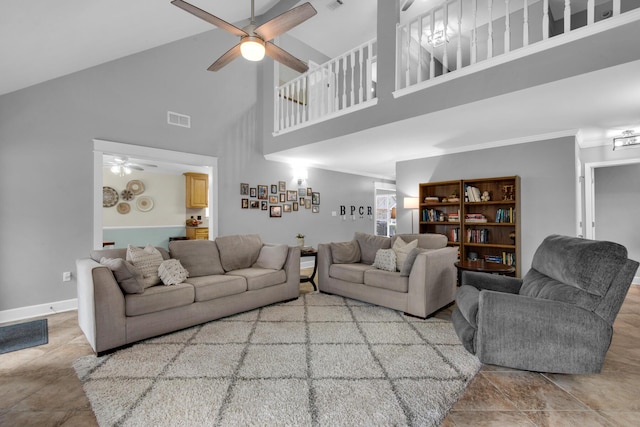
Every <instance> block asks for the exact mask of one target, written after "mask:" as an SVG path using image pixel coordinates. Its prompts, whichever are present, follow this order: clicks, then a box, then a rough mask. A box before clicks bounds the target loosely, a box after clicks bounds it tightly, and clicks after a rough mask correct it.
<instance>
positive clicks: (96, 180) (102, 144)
mask: <svg viewBox="0 0 640 427" xmlns="http://www.w3.org/2000/svg"><path fill="white" fill-rule="evenodd" d="M105 153H107V154H113V155H122V156H131V157H136V158H141V159H144V160H150V161H159V162H166V163H177V164H184V165H191V166H197V167H199V168H204V169H205V170H207V172H208V175H209V239H210V240H213V239H215V237H216V236H217V235H218V230H219V228H218V227H219V224H218V158H217V157H212V156H204V155H201V154H192V153H184V152H180V151H172V150H164V149H160V148H151V147H143V146H141V145H132V144H123V143H119V142H114V141H105V140H102V139H94V140H93V186H94V191H93V249H102V168H103V155H104V154H105Z"/></svg>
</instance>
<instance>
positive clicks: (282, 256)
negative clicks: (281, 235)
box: [254, 245, 289, 270]
mask: <svg viewBox="0 0 640 427" xmlns="http://www.w3.org/2000/svg"><path fill="white" fill-rule="evenodd" d="M288 254H289V247H288V246H287V245H264V246H263V247H262V249H260V255H259V256H258V260H257V261H256V263H255V264H254V267H260V268H269V269H271V270H281V269H282V266H283V265H284V262H285V261H286V260H287V255H288Z"/></svg>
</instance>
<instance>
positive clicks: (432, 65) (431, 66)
mask: <svg viewBox="0 0 640 427" xmlns="http://www.w3.org/2000/svg"><path fill="white" fill-rule="evenodd" d="M435 14H436V12H435V10H432V11H431V40H433V37H434V33H435V30H436V19H435V18H436V15H435ZM433 50H434V49H433V45H429V53H430V54H431V60H430V61H429V78H430V79H432V78H434V77H435V76H436V61H435V58H434V56H433Z"/></svg>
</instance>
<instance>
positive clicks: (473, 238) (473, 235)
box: [467, 228, 489, 243]
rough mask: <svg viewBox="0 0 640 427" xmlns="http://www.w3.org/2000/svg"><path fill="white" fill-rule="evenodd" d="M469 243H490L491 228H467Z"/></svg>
mask: <svg viewBox="0 0 640 427" xmlns="http://www.w3.org/2000/svg"><path fill="white" fill-rule="evenodd" d="M467 243H489V229H487V228H479V229H473V228H468V229H467Z"/></svg>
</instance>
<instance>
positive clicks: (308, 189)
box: [307, 187, 313, 197]
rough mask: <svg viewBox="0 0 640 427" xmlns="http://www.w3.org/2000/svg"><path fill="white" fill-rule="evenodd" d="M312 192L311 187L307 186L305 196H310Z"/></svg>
mask: <svg viewBox="0 0 640 427" xmlns="http://www.w3.org/2000/svg"><path fill="white" fill-rule="evenodd" d="M312 193H313V191H311V187H307V196H309V197H311V194H312Z"/></svg>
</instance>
